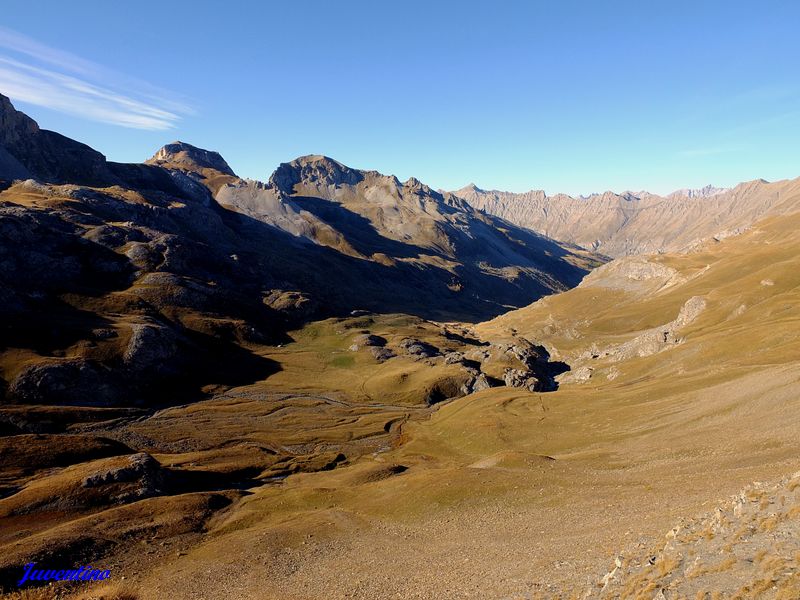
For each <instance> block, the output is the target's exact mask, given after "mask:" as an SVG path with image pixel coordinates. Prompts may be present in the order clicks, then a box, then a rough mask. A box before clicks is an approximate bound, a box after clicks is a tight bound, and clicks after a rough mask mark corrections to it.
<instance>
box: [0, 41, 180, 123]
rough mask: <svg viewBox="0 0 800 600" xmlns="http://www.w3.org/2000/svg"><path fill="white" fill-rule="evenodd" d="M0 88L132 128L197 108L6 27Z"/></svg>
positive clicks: (1, 46) (40, 103) (65, 110)
mask: <svg viewBox="0 0 800 600" xmlns="http://www.w3.org/2000/svg"><path fill="white" fill-rule="evenodd" d="M131 90H136V92H133V91H131ZM0 92H1V93H3V94H5V95H7V96H8V97H10V98H11V99H12V100H18V101H21V102H28V103H30V104H35V105H38V106H44V107H46V108H49V109H52V110H57V111H59V112H63V113H67V114H70V115H74V116H78V117H82V118H85V119H90V120H92V121H99V122H101V123H109V124H111V125H119V126H122V127H131V128H134V129H149V130H163V129H171V128H173V127H175V125H176V123H177V122H178V121H179V120H180V119H181V118H182V117H183V116H185V115H190V114H193V112H194V111H193V110H192V109H191V107H190V106H189V105H188V104H186V103H185V102H182V101H180V100H176V99H174V98H172V97H170V95H169V93H168V92H165V91H164V90H160V89H158V88H156V87H154V86H152V85H150V84H148V83H146V82H142V81H138V80H135V79H133V78H130V77H126V76H124V75H121V74H119V73H116V72H114V71H112V70H110V69H107V68H105V67H103V66H101V65H97V64H95V63H93V62H91V61H88V60H85V59H83V58H81V57H79V56H75V55H73V54H70V53H68V52H64V51H61V50H58V49H56V48H51V47H49V46H46V45H45V44H42V43H40V42H37V41H36V40H34V39H32V38H29V37H28V36H25V35H23V34H21V33H18V32H16V31H13V30H11V29H7V28H4V27H0Z"/></svg>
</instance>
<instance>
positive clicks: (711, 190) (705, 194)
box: [667, 184, 728, 198]
mask: <svg viewBox="0 0 800 600" xmlns="http://www.w3.org/2000/svg"><path fill="white" fill-rule="evenodd" d="M727 191H728V188H718V187H714V186H713V185H710V184H709V185H707V186H705V187H701V188H697V189H690V188H683V189H680V190H675V191H674V192H672V193H671V194H670V195H669V196H667V197H668V198H710V197H711V196H718V195H719V194H724V193H725V192H727Z"/></svg>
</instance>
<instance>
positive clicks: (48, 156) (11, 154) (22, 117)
mask: <svg viewBox="0 0 800 600" xmlns="http://www.w3.org/2000/svg"><path fill="white" fill-rule="evenodd" d="M0 146H2V151H0V178H2V179H12V180H13V179H17V178H20V177H33V178H35V179H38V180H40V181H45V182H48V183H66V182H69V183H77V184H85V185H109V184H111V183H114V182H115V178H114V176H113V175H112V174H111V173H110V172H109V170H108V166H107V164H106V158H105V156H103V155H102V154H100V153H99V152H97V151H96V150H94V149H92V148H90V147H89V146H87V145H86V144H81V143H80V142H76V141H75V140H71V139H69V138H67V137H65V136H63V135H61V134H59V133H56V132H54V131H47V130H46V129H40V128H39V125H38V124H37V123H36V121H34V120H33V119H31V118H30V117H29V116H27V115H26V114H24V113H22V112H20V111H18V110H17V109H15V108H14V106H13V104H12V103H11V101H10V100H9V99H8V98H7V97H6V96H3V95H2V94H0Z"/></svg>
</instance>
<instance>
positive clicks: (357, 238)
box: [292, 196, 440, 258]
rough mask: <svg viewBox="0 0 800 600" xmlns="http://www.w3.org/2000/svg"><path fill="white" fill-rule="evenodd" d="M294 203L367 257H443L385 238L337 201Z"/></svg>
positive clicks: (307, 199)
mask: <svg viewBox="0 0 800 600" xmlns="http://www.w3.org/2000/svg"><path fill="white" fill-rule="evenodd" d="M292 201H293V202H296V203H297V205H298V206H300V207H301V208H302V209H303V210H307V211H308V212H310V213H311V214H313V215H314V216H315V217H317V218H319V219H321V220H323V221H325V222H326V223H328V224H329V225H331V226H332V227H333V228H334V229H336V230H337V231H339V232H340V233H342V234H344V236H345V238H347V241H348V242H349V243H350V245H351V246H353V248H355V249H356V250H358V251H359V252H360V253H361V254H363V255H365V256H371V255H372V254H374V253H376V252H382V253H383V254H386V255H387V256H391V257H392V258H416V257H418V256H420V255H423V254H431V255H439V256H440V254H439V253H437V252H436V251H434V250H431V249H428V248H422V247H420V246H416V245H414V244H411V243H405V242H399V241H397V240H393V239H391V238H387V237H384V236H382V235H381V234H380V233H378V230H377V229H375V226H374V225H373V224H372V223H371V222H370V221H369V219H367V218H365V217H363V216H361V215H360V214H358V213H355V212H353V211H351V210H349V209H347V208H345V207H344V206H342V205H341V204H339V203H337V202H334V201H331V200H325V199H323V198H314V197H312V196H292Z"/></svg>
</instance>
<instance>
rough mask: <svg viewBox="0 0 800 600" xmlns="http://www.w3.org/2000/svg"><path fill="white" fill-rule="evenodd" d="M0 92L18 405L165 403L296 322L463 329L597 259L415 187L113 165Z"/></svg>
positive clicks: (244, 370)
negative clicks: (393, 321) (335, 319)
mask: <svg viewBox="0 0 800 600" xmlns="http://www.w3.org/2000/svg"><path fill="white" fill-rule="evenodd" d="M0 100H1V101H0V142H2V144H0V147H2V148H3V152H2V153H0V168H2V169H3V170H2V172H0V179H3V180H4V181H5V183H4V186H3V191H2V193H0V264H2V265H3V268H2V270H0V299H2V304H0V348H2V350H0V378H1V381H0V383H2V385H0V390H1V391H2V392H3V394H4V395H5V396H7V397H8V398H10V399H14V401H17V402H26V403H36V402H47V403H53V404H67V405H75V404H83V405H99V406H106V405H109V404H118V403H127V402H136V403H142V402H144V403H154V402H156V403H157V402H160V401H163V400H165V399H171V400H170V401H175V400H177V399H179V398H187V397H191V396H192V394H196V393H198V392H199V391H200V389H201V388H203V386H207V385H211V384H231V383H237V382H241V381H243V380H244V379H247V378H251V379H252V378H263V377H264V376H266V375H267V374H269V373H271V372H274V370H275V368H276V365H274V364H272V363H270V362H269V361H266V360H265V359H263V358H261V357H257V356H255V355H254V354H253V353H252V352H251V350H250V349H249V345H251V344H263V343H275V342H278V341H283V340H284V338H283V332H284V331H286V329H287V327H289V326H290V325H296V324H298V323H301V322H303V321H306V320H308V319H310V318H311V317H326V316H332V315H342V314H347V313H349V312H350V311H353V310H356V309H366V310H371V311H375V312H401V313H407V314H413V315H419V316H422V317H427V318H437V319H462V320H471V321H475V320H479V319H481V318H485V317H487V316H494V315H497V314H499V313H501V312H503V311H505V310H507V308H508V307H519V306H524V305H525V304H528V303H529V302H530V301H532V300H535V299H537V298H539V297H541V296H542V295H544V294H549V293H552V292H555V291H560V290H564V289H568V288H569V287H571V286H574V285H576V284H577V283H578V282H579V281H580V280H581V279H582V277H583V276H584V275H585V273H586V272H587V271H588V270H589V268H591V267H593V266H596V265H598V264H600V260H598V258H597V257H596V256H594V255H592V254H590V253H587V252H584V251H581V250H578V249H573V248H571V247H569V246H567V245H563V244H557V243H555V242H553V241H551V240H549V239H546V238H544V237H542V236H538V235H535V234H532V233H530V232H527V231H525V230H523V229H521V228H518V227H515V226H513V225H510V224H508V223H505V222H503V221H501V220H499V219H496V218H494V217H488V216H486V215H483V214H482V213H480V212H478V211H476V210H474V209H472V208H471V207H469V206H468V205H467V204H466V203H464V202H463V201H462V200H459V199H457V198H455V197H453V196H451V195H449V194H445V195H442V194H439V193H437V192H433V191H432V190H430V188H428V187H427V186H423V185H422V184H420V183H419V182H416V181H409V182H406V183H405V184H400V183H399V182H398V181H397V180H396V179H395V178H393V177H387V176H382V175H379V174H377V173H374V172H363V171H356V170H353V169H349V168H347V167H344V166H343V165H340V164H339V163H336V162H335V161H333V160H331V159H327V158H323V157H306V158H301V159H298V160H296V161H293V162H292V163H287V164H285V165H281V167H279V168H278V170H277V171H276V172H275V174H274V175H273V177H272V179H271V181H270V182H269V183H266V184H263V183H259V182H249V181H244V180H241V179H239V178H238V177H236V176H235V174H234V173H233V171H232V169H231V168H230V167H229V166H228V164H227V163H226V162H225V161H224V159H223V158H222V157H221V156H220V155H219V154H217V153H216V152H211V151H207V150H202V149H199V148H195V147H193V146H191V145H189V144H186V143H183V142H175V143H173V144H169V145H167V146H165V147H164V148H162V149H161V150H159V151H158V153H157V154H156V155H155V156H154V157H153V158H152V159H151V160H150V161H148V162H147V163H146V164H121V163H113V162H108V161H106V160H105V158H104V157H103V156H102V155H101V154H99V153H98V152H95V151H94V150H92V149H91V148H89V147H87V146H84V145H83V144H79V143H78V142H74V141H72V140H69V139H68V138H64V137H63V136H59V135H58V134H53V133H51V132H46V131H44V130H41V129H40V128H39V127H38V125H37V124H36V123H35V122H34V121H33V120H32V119H30V118H29V117H27V116H26V115H24V114H23V113H21V112H19V111H16V110H15V109H14V108H13V106H11V104H10V102H8V100H7V99H6V98H2V99H0ZM21 178H27V179H21ZM73 380H75V381H77V384H76V385H75V386H70V385H68V382H70V381H73Z"/></svg>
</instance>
